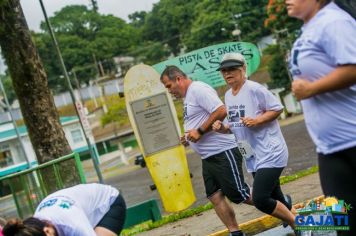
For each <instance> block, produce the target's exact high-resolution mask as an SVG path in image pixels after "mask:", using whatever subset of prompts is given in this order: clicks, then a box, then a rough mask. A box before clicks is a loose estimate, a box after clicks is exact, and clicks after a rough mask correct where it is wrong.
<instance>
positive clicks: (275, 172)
mask: <svg viewBox="0 0 356 236" xmlns="http://www.w3.org/2000/svg"><path fill="white" fill-rule="evenodd" d="M282 170H283V168H261V169H258V170H257V171H256V172H253V173H252V175H253V178H254V181H253V189H252V200H253V203H254V205H255V207H256V208H257V209H258V210H260V211H262V212H264V213H266V214H269V215H270V214H271V213H272V212H273V211H274V209H275V208H276V205H277V201H276V200H278V201H280V202H281V203H283V204H284V205H285V206H286V207H287V208H288V209H289V210H290V209H291V207H292V206H289V205H288V203H287V202H286V200H285V199H284V195H283V192H282V189H281V185H280V183H279V176H280V175H281V173H282Z"/></svg>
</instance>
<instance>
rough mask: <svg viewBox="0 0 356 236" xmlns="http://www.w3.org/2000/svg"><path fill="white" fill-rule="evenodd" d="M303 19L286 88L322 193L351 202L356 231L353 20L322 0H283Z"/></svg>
mask: <svg viewBox="0 0 356 236" xmlns="http://www.w3.org/2000/svg"><path fill="white" fill-rule="evenodd" d="M286 6H287V11H288V15H289V16H291V17H295V18H298V19H300V20H302V21H303V22H304V25H303V27H302V33H301V35H300V37H299V38H297V39H296V41H295V42H294V45H293V49H292V52H291V59H290V61H289V69H290V72H291V74H292V76H293V80H294V81H293V83H292V91H293V93H294V94H295V96H296V98H297V99H298V100H301V103H302V106H303V111H304V119H305V123H306V126H307V129H308V132H309V134H310V136H311V138H312V140H313V142H314V143H315V145H316V148H317V152H318V158H319V159H318V161H319V175H320V182H321V187H322V189H323V192H324V194H325V195H326V196H335V197H337V198H338V199H340V200H344V201H345V202H346V203H348V204H351V206H352V208H351V211H349V212H348V214H349V225H350V230H351V231H349V232H348V231H346V232H345V234H347V235H356V190H355V184H354V179H356V84H355V83H356V21H355V19H353V18H352V17H351V16H350V15H349V14H348V13H346V12H345V11H343V10H342V9H340V8H339V7H338V6H337V5H336V4H335V3H334V2H332V1H328V0H319V1H317V0H287V1H286Z"/></svg>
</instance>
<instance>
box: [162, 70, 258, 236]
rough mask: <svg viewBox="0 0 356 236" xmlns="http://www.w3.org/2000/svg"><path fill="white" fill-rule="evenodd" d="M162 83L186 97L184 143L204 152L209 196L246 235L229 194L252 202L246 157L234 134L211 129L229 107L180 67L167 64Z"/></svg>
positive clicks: (226, 221)
mask: <svg viewBox="0 0 356 236" xmlns="http://www.w3.org/2000/svg"><path fill="white" fill-rule="evenodd" d="M161 82H162V83H163V84H164V86H165V87H166V88H167V89H168V91H169V92H170V93H171V94H172V95H174V96H175V97H176V98H184V114H183V116H184V130H185V136H183V137H182V138H181V142H182V144H183V145H188V144H190V145H191V147H192V148H193V150H194V151H195V152H197V153H198V154H200V156H201V158H202V166H203V178H204V184H205V190H206V195H207V197H208V199H209V200H210V201H211V202H212V204H213V205H214V209H215V211H216V213H217V215H218V216H219V218H220V219H221V221H222V222H223V223H224V224H225V225H226V227H227V228H228V230H229V231H230V235H232V236H235V235H244V234H243V233H242V231H240V230H239V229H238V224H237V221H236V218H235V213H234V210H233V209H232V207H231V206H230V204H229V203H228V202H227V201H226V199H225V196H226V197H227V198H229V199H230V201H232V202H234V203H237V204H238V203H241V202H245V203H248V204H252V201H251V199H250V188H249V186H248V185H247V184H246V183H245V181H244V176H243V172H242V156H241V154H240V152H239V150H238V148H237V143H236V140H235V137H234V135H232V134H221V133H218V132H215V131H212V130H211V126H212V124H213V123H214V122H215V121H216V120H224V119H225V117H226V115H227V114H226V109H225V106H224V104H223V103H222V101H221V100H220V98H219V97H218V95H217V93H216V91H215V90H214V89H213V88H211V87H210V86H209V85H207V84H205V83H203V82H198V81H194V82H193V81H192V80H190V79H189V78H188V77H187V75H186V74H185V73H184V72H183V71H181V70H180V69H179V68H178V67H176V66H167V68H166V69H165V70H164V71H163V72H162V75H161Z"/></svg>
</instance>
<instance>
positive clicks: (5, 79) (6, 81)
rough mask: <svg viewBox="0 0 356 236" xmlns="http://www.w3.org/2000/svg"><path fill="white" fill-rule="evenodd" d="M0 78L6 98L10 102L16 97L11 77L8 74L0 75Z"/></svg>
mask: <svg viewBox="0 0 356 236" xmlns="http://www.w3.org/2000/svg"><path fill="white" fill-rule="evenodd" d="M0 78H1V80H2V83H3V85H4V89H5V92H6V96H7V99H8V100H9V103H10V104H11V103H12V102H13V101H14V100H15V99H16V93H15V90H14V87H13V86H12V81H11V78H10V76H8V75H0Z"/></svg>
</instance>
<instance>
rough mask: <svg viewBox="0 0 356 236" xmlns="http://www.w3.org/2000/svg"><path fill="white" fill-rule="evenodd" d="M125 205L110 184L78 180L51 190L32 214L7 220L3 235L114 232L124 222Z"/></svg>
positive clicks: (105, 235) (103, 234) (104, 235)
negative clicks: (63, 187) (25, 217)
mask: <svg viewBox="0 0 356 236" xmlns="http://www.w3.org/2000/svg"><path fill="white" fill-rule="evenodd" d="M125 216H126V205H125V201H124V199H123V197H122V196H121V194H119V191H118V190H117V189H115V188H113V187H111V186H109V185H103V184H80V185H76V186H74V187H70V188H66V189H62V190H59V191H57V192H55V193H52V194H50V195H49V196H47V197H46V198H45V199H43V200H42V201H41V203H40V204H39V205H38V206H37V209H36V212H35V214H34V216H33V217H30V218H28V219H26V220H24V221H21V220H19V219H12V220H9V221H8V223H7V224H6V225H5V227H4V228H3V234H4V236H14V235H26V236H69V235H70V236H84V235H85V236H90V235H92V236H97V235H100V236H115V235H119V234H120V232H121V230H122V228H123V225H124V223H125Z"/></svg>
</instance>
